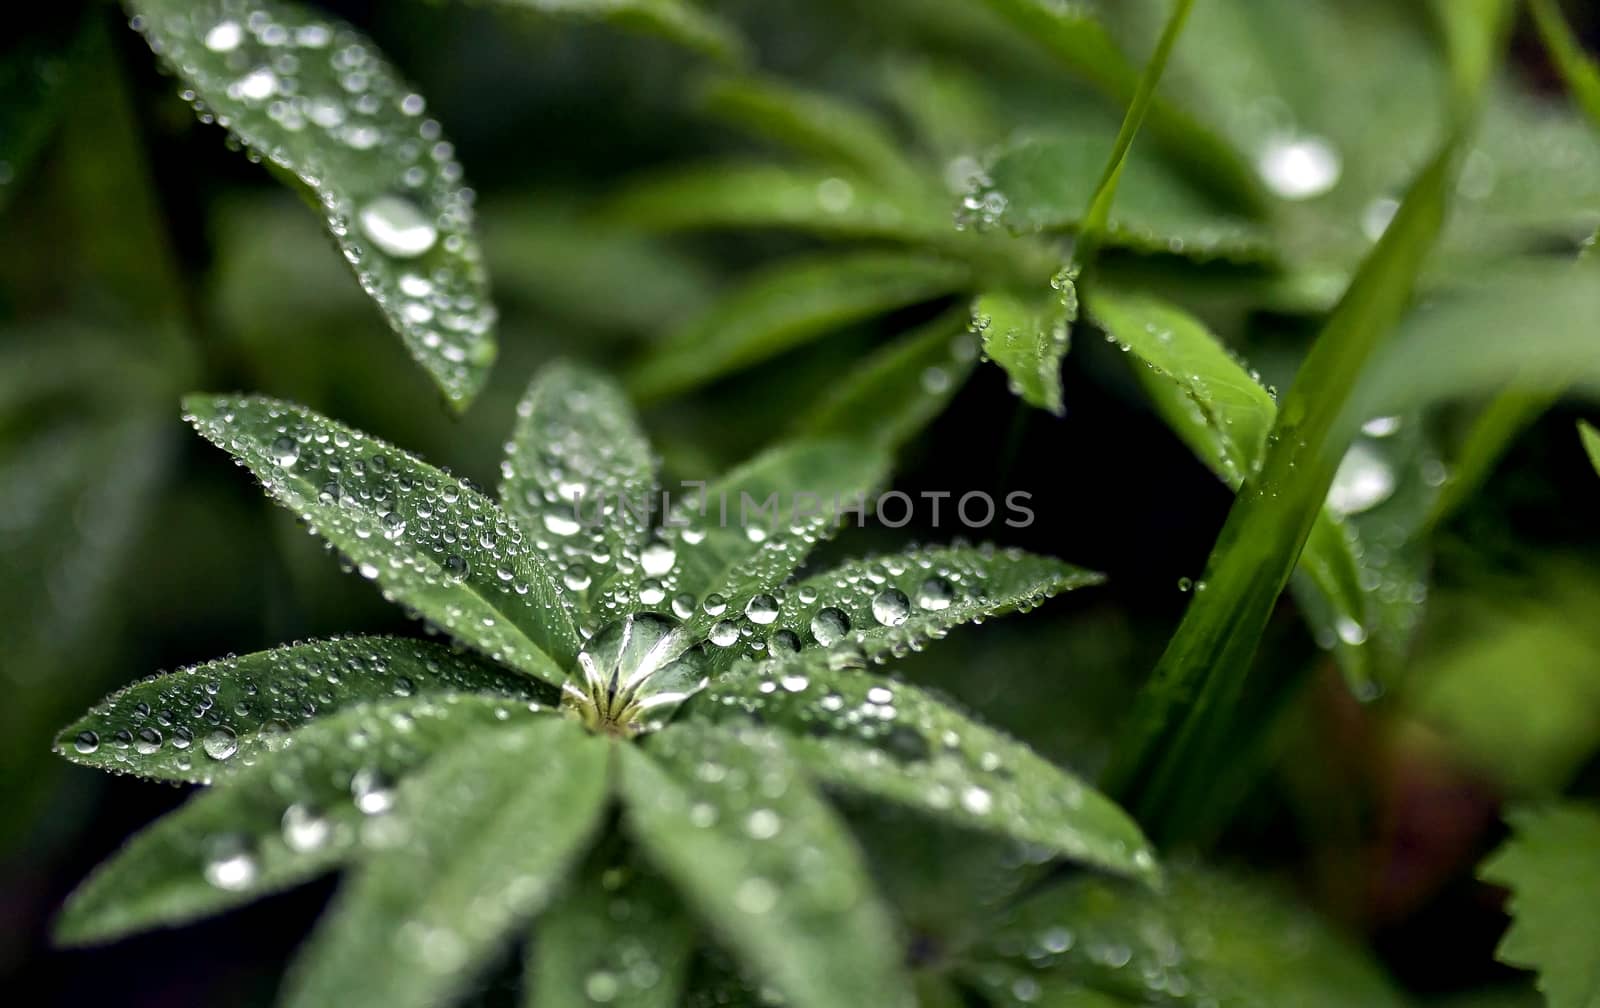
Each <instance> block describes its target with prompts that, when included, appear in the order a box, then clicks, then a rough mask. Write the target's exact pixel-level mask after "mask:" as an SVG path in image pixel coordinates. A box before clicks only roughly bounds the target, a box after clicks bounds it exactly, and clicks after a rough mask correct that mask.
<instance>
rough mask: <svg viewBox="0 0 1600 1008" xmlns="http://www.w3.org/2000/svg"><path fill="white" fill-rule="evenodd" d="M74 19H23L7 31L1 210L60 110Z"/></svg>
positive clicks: (1, 86)
mask: <svg viewBox="0 0 1600 1008" xmlns="http://www.w3.org/2000/svg"><path fill="white" fill-rule="evenodd" d="M79 18H80V12H79V11H78V10H77V9H75V8H68V9H66V10H64V11H63V12H62V16H59V17H57V18H56V19H55V21H54V22H52V23H49V24H35V23H30V22H28V21H25V22H23V23H22V25H21V26H20V27H14V28H13V29H12V31H13V32H14V33H17V34H16V35H14V36H13V38H12V39H11V41H10V42H8V43H7V46H6V51H5V52H4V53H3V54H0V210H3V209H4V208H5V206H6V204H7V203H8V202H9V201H10V198H11V194H12V191H13V187H14V186H15V185H16V184H17V182H18V181H20V180H21V179H23V178H25V177H26V176H27V174H28V171H29V169H30V168H32V166H33V162H34V159H35V158H36V157H37V156H38V154H39V151H40V150H41V149H42V148H43V147H44V145H45V141H46V140H47V139H48V138H49V135H50V131H51V129H52V127H53V126H54V125H55V119H56V115H57V114H58V113H59V112H60V110H61V108H62V99H63V98H64V97H65V94H66V91H67V84H68V83H69V78H70V76H71V74H72V70H73V63H74V60H75V58H76V57H77V54H76V53H75V52H74V48H75V46H74V40H75V38H76V36H77V34H78V22H79ZM41 20H43V19H41Z"/></svg>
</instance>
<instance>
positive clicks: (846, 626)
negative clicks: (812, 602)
mask: <svg viewBox="0 0 1600 1008" xmlns="http://www.w3.org/2000/svg"><path fill="white" fill-rule="evenodd" d="M849 632H850V617H848V616H846V615H845V614H844V611H843V610H841V609H835V608H834V607H833V606H828V607H827V608H825V609H819V610H817V614H816V615H815V616H813V617H811V636H812V637H814V638H816V641H817V643H818V644H821V645H822V646H823V647H832V646H833V645H835V644H837V643H839V642H840V641H841V640H843V639H844V635H845V634H847V633H849Z"/></svg>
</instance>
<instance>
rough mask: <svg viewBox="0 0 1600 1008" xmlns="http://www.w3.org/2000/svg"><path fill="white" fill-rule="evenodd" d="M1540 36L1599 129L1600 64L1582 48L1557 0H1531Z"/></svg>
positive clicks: (1563, 77) (1586, 113) (1569, 86)
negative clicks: (1596, 63)
mask: <svg viewBox="0 0 1600 1008" xmlns="http://www.w3.org/2000/svg"><path fill="white" fill-rule="evenodd" d="M1528 11H1529V13H1531V14H1532V15H1533V23H1534V26H1535V27H1536V28H1537V29H1538V30H1539V38H1540V40H1541V41H1543V42H1544V47H1545V50H1546V51H1547V52H1549V53H1550V57H1551V60H1552V61H1553V62H1554V63H1555V65H1556V69H1557V70H1559V71H1560V72H1561V79H1562V80H1563V81H1564V82H1565V83H1566V85H1567V90H1568V91H1571V92H1572V97H1573V98H1574V99H1575V100H1576V101H1577V103H1578V107H1579V108H1581V109H1583V112H1584V114H1585V115H1587V116H1588V117H1589V121H1590V122H1592V123H1593V124H1594V125H1595V127H1596V128H1600V67H1597V66H1595V62H1594V60H1593V59H1591V58H1590V57H1589V55H1588V53H1586V52H1584V50H1583V43H1581V42H1579V41H1578V37H1577V35H1576V34H1574V32H1573V31H1572V26H1571V25H1569V24H1567V19H1566V18H1565V17H1564V16H1563V15H1562V13H1561V5H1560V4H1559V3H1556V2H1555V0H1528Z"/></svg>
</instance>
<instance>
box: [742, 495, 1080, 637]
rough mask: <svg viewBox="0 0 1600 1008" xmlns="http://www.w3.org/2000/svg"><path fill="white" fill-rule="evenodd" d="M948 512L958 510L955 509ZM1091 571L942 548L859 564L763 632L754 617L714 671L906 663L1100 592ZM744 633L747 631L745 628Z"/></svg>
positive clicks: (779, 603) (808, 584) (783, 603)
mask: <svg viewBox="0 0 1600 1008" xmlns="http://www.w3.org/2000/svg"><path fill="white" fill-rule="evenodd" d="M946 506H950V507H954V506H956V505H955V504H947V505H946ZM1103 580H1104V578H1103V577H1102V576H1101V575H1100V574H1096V573H1095V572H1093V571H1087V570H1083V569H1082V568H1079V567H1074V566H1072V565H1071V564H1066V563H1062V562H1061V561H1059V560H1055V559H1053V558H1051V557H1043V556H1038V555H1035V554H1031V553H1025V552H1023V551H1022V550H1017V549H997V548H995V547H993V546H989V545H984V546H935V547H927V548H915V549H909V550H906V551H904V552H901V553H891V554H887V555H885V556H880V557H868V558H864V559H860V560H852V561H849V562H848V563H844V564H841V565H839V566H838V567H835V568H833V569H831V570H827V571H824V572H822V573H820V574H817V575H814V576H812V577H808V578H805V579H803V580H800V581H798V582H796V583H794V584H792V585H789V586H787V587H785V588H784V589H783V590H782V591H780V592H775V593H774V594H773V600H774V602H775V603H776V606H775V608H776V616H775V618H774V619H771V620H769V621H768V622H767V623H766V624H765V625H761V624H759V622H758V621H757V620H753V619H751V618H750V615H749V614H746V617H745V618H746V620H747V621H749V622H750V623H752V624H754V625H752V626H751V627H750V629H751V630H752V633H750V634H748V635H746V634H743V633H741V634H740V636H741V638H743V639H746V640H748V641H749V644H750V646H748V647H744V648H733V647H728V648H724V649H723V650H722V651H721V652H718V653H716V654H714V655H713V656H712V658H713V667H720V668H727V667H728V666H729V665H731V664H732V663H733V661H734V659H735V658H737V657H740V656H752V657H754V656H760V655H761V654H771V655H774V656H782V655H783V654H784V653H786V652H792V651H795V650H799V649H803V648H804V649H809V648H831V649H835V650H839V651H843V652H848V653H850V654H851V655H854V656H856V657H858V658H862V659H876V658H881V657H884V656H886V655H890V654H894V655H901V654H905V653H906V652H908V651H912V650H916V649H919V648H921V647H922V646H923V645H924V644H925V643H926V642H927V641H929V640H935V639H937V638H940V637H943V636H944V635H945V633H947V632H948V631H949V630H950V629H952V628H954V627H957V626H960V625H961V624H963V623H971V622H973V621H975V620H981V619H984V618H985V617H989V616H997V615H1000V614H1002V613H1007V612H1011V611H1013V610H1019V609H1020V610H1023V611H1026V610H1028V609H1032V608H1033V607H1034V606H1036V605H1038V604H1039V603H1040V602H1042V601H1043V600H1045V599H1046V598H1049V597H1050V596H1052V595H1055V594H1057V593H1059V592H1063V591H1070V590H1071V589H1074V588H1083V587H1087V586H1089V585H1095V584H1099V583H1100V582H1101V581H1103ZM741 630H742V628H741Z"/></svg>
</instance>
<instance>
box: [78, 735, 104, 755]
mask: <svg viewBox="0 0 1600 1008" xmlns="http://www.w3.org/2000/svg"><path fill="white" fill-rule="evenodd" d="M72 748H74V749H76V750H77V751H78V752H79V753H80V754H82V755H84V756H88V755H89V754H90V753H93V752H94V751H95V750H97V749H99V748H100V736H98V735H96V734H95V733H94V732H92V731H82V732H79V733H78V737H77V738H75V739H73V740H72Z"/></svg>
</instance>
